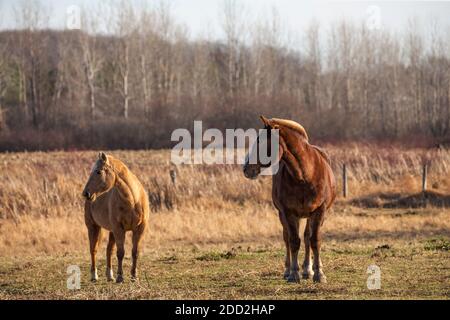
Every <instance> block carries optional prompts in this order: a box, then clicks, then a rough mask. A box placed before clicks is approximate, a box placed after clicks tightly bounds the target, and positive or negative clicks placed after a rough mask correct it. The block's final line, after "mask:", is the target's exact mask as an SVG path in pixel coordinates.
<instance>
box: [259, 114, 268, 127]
mask: <svg viewBox="0 0 450 320" xmlns="http://www.w3.org/2000/svg"><path fill="white" fill-rule="evenodd" d="M259 118H260V119H261V121H262V122H263V123H264V126H266V127H270V120H269V119H267V118H266V117H264V116H262V115H261V116H259Z"/></svg>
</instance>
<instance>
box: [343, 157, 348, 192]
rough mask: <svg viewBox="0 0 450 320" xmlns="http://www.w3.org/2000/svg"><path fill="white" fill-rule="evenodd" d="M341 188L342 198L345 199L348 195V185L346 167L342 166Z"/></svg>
mask: <svg viewBox="0 0 450 320" xmlns="http://www.w3.org/2000/svg"><path fill="white" fill-rule="evenodd" d="M342 188H343V196H344V198H347V195H348V184H347V166H346V165H345V163H344V165H343V166H342Z"/></svg>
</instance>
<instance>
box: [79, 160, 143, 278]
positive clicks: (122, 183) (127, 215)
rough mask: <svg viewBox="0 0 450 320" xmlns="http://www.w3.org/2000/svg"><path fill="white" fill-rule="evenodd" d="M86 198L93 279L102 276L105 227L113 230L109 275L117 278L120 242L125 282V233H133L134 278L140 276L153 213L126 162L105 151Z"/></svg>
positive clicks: (108, 260) (119, 275)
mask: <svg viewBox="0 0 450 320" xmlns="http://www.w3.org/2000/svg"><path fill="white" fill-rule="evenodd" d="M83 196H84V197H85V198H86V203H85V215H84V217H85V223H86V226H87V229H88V235H89V244H90V252H91V280H92V281H96V280H97V279H98V275H97V268H96V265H95V255H96V253H97V248H98V245H99V242H100V238H101V232H102V229H106V230H108V231H109V241H108V246H107V248H106V277H107V279H108V281H114V276H113V272H112V266H111V257H112V252H113V250H114V246H115V245H117V260H118V268H117V279H116V282H118V283H119V282H122V281H123V270H122V261H123V257H124V255H125V233H126V232H127V231H132V232H133V238H132V240H133V249H132V258H133V261H132V267H131V277H132V280H135V279H136V278H137V260H138V256H139V249H140V243H141V241H142V239H143V235H144V232H145V229H146V227H147V222H148V218H149V213H150V207H149V202H148V196H147V193H146V192H145V189H144V187H143V186H142V184H141V183H140V181H139V180H138V178H136V176H135V175H134V174H133V173H132V172H131V171H130V170H129V169H128V168H127V167H126V166H125V164H124V163H123V162H122V161H120V160H118V159H116V158H114V157H112V156H107V155H106V154H104V153H103V152H101V153H100V154H99V156H98V159H97V161H96V162H95V164H94V167H93V169H92V171H91V175H90V177H89V180H88V182H87V183H86V186H85V188H84V191H83Z"/></svg>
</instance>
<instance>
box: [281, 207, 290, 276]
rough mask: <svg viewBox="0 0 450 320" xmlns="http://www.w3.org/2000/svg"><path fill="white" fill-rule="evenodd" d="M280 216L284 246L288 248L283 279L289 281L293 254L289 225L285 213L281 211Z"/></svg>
mask: <svg viewBox="0 0 450 320" xmlns="http://www.w3.org/2000/svg"><path fill="white" fill-rule="evenodd" d="M278 216H279V218H280V222H281V225H282V226H283V240H284V245H285V246H286V255H285V260H284V274H283V278H284V279H285V280H287V279H288V278H289V275H290V274H291V252H290V249H289V232H288V224H287V220H286V216H285V215H284V213H283V212H281V211H279V212H278Z"/></svg>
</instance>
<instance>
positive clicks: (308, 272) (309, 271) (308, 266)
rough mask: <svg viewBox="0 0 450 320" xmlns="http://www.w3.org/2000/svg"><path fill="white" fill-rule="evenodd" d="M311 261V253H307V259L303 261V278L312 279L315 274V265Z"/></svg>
mask: <svg viewBox="0 0 450 320" xmlns="http://www.w3.org/2000/svg"><path fill="white" fill-rule="evenodd" d="M312 265H313V264H312V261H311V254H310V253H309V254H305V260H304V261H303V272H302V278H303V279H312V278H313V276H314V271H313V266H312Z"/></svg>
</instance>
